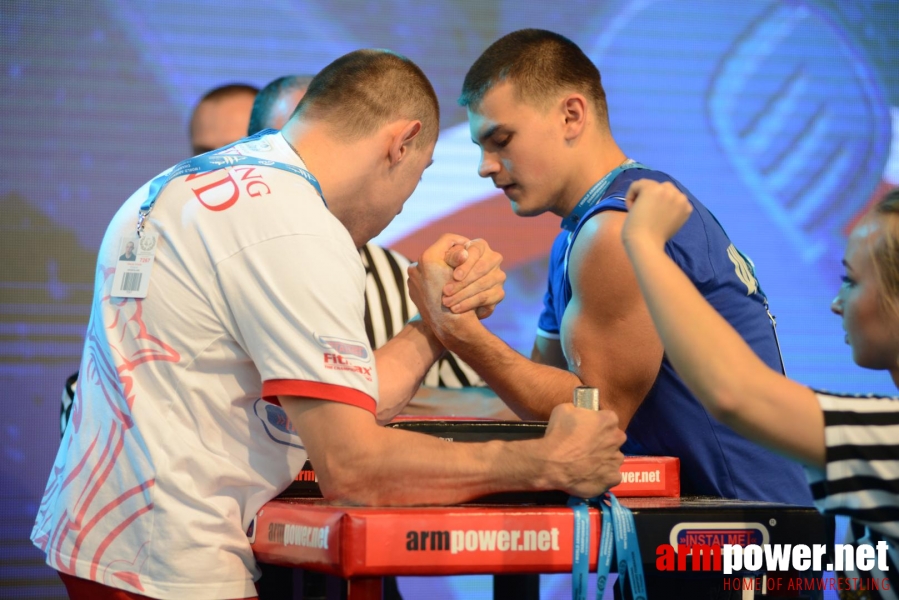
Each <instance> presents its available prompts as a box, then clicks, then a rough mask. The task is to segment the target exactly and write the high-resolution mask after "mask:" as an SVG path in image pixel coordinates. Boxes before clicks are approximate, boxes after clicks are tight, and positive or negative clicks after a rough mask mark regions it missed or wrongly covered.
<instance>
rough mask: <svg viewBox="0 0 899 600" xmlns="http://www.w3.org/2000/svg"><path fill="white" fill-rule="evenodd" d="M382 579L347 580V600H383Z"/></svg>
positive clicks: (356, 578)
mask: <svg viewBox="0 0 899 600" xmlns="http://www.w3.org/2000/svg"><path fill="white" fill-rule="evenodd" d="M383 588H384V581H383V580H382V578H381V577H355V578H353V579H348V580H347V593H346V600H381V592H382V590H383Z"/></svg>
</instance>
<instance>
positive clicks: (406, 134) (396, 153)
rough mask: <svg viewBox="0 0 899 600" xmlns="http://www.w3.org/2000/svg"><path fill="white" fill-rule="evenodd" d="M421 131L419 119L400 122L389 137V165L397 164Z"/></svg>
mask: <svg viewBox="0 0 899 600" xmlns="http://www.w3.org/2000/svg"><path fill="white" fill-rule="evenodd" d="M419 133H421V121H419V120H417V119H416V120H413V121H406V122H404V123H401V124H400V125H399V126H398V127H396V130H395V131H394V133H393V137H392V138H391V139H390V148H389V150H388V158H389V160H390V166H391V167H392V166H394V165H396V164H398V163H399V162H400V161H401V160H403V158H404V157H405V156H406V155H407V154H408V153H409V150H410V148H411V146H412V142H413V141H414V140H415V138H416V137H418V134H419Z"/></svg>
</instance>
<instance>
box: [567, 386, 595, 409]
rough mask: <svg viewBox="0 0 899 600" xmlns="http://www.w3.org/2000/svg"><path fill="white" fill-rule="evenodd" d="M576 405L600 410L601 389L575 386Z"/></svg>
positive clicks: (574, 399) (574, 400)
mask: <svg viewBox="0 0 899 600" xmlns="http://www.w3.org/2000/svg"><path fill="white" fill-rule="evenodd" d="M572 400H573V402H574V405H575V406H576V407H578V408H586V409H587V410H599V389H597V388H595V387H589V386H579V387H576V388H574V398H573V399H572Z"/></svg>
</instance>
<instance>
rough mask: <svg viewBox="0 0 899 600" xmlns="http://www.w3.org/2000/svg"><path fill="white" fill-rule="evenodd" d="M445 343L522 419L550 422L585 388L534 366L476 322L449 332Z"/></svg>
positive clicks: (571, 376) (564, 375)
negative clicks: (579, 388)
mask: <svg viewBox="0 0 899 600" xmlns="http://www.w3.org/2000/svg"><path fill="white" fill-rule="evenodd" d="M447 333H448V335H447V336H446V337H444V339H443V342H444V343H445V344H446V345H447V347H448V348H449V349H451V350H452V351H453V352H455V353H456V354H458V355H459V357H461V358H462V360H464V361H465V362H467V363H468V364H469V365H471V366H472V367H474V369H475V370H476V371H477V372H478V374H479V375H480V376H481V377H482V378H483V379H484V381H486V382H487V385H489V386H490V388H491V389H493V391H494V392H496V394H497V395H498V396H499V397H500V398H502V399H503V401H504V402H505V403H506V404H507V405H509V407H510V408H511V409H512V410H513V411H515V413H516V414H517V415H518V416H519V417H521V418H522V419H532V420H546V419H548V418H549V414H550V413H551V412H552V409H553V408H554V407H556V406H557V405H559V404H564V403H566V402H571V396H572V392H573V390H574V388H575V387H577V386H579V385H582V383H581V380H580V379H578V377H577V376H576V375H574V374H573V373H571V372H569V371H566V370H563V369H557V368H555V367H550V366H546V365H539V364H536V363H534V362H531V361H530V360H528V359H527V358H525V357H524V356H522V355H521V354H519V353H518V352H516V351H515V350H513V349H512V348H510V347H509V346H508V345H507V344H506V343H505V342H503V341H502V340H500V339H499V338H498V337H496V336H495V335H493V334H492V333H490V331H488V330H487V329H486V328H485V327H484V326H483V325H482V324H481V323H480V322H476V321H474V320H471V321H469V322H468V323H466V324H464V325H458V326H456V327H454V328H452V330H451V331H448V332H447Z"/></svg>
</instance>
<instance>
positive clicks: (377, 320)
mask: <svg viewBox="0 0 899 600" xmlns="http://www.w3.org/2000/svg"><path fill="white" fill-rule="evenodd" d="M359 254H360V256H361V258H362V264H363V265H365V274H366V279H365V331H366V333H367V334H368V341H369V342H370V343H371V347H372V348H380V347H381V346H383V345H384V344H386V343H387V340H389V339H390V338H392V337H393V336H395V335H396V334H398V333H399V332H400V331H401V330H402V329H403V327H404V326H405V325H406V323H407V322H408V321H409V319H411V318H412V317H414V316H415V315H417V314H418V308H417V307H416V306H415V303H413V302H412V299H411V298H410V297H409V285H408V282H407V273H406V269H407V267H408V266H409V260H408V259H406V257H404V256H403V255H402V254H399V253H397V252H394V251H393V250H388V249H386V248H381V247H380V246H376V245H374V244H366V245H365V246H363V247H362V248H360V249H359ZM423 385H427V386H430V387H445V388H461V387H470V386H478V387H481V386H484V385H486V384H485V383H484V380H483V379H481V377H480V376H479V375H478V374H477V373H475V371H474V369H472V368H471V367H469V366H468V365H467V364H465V363H464V362H462V359H460V358H459V357H458V356H456V355H455V354H452V353H451V352H447V353H446V354H445V355H444V357H443V358H441V359H440V360H439V361H437V362H436V363H435V364H434V366H433V367H431V370H430V371H428V373H427V375H425V379H424V382H423Z"/></svg>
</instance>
